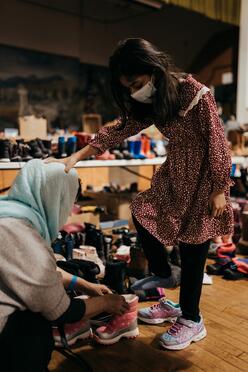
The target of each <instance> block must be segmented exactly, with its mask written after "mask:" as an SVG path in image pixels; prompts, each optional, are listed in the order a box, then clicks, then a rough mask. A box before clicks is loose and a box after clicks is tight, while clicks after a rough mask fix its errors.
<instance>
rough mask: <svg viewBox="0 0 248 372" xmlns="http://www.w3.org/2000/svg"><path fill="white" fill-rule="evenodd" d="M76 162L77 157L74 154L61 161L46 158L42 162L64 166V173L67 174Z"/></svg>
mask: <svg viewBox="0 0 248 372" xmlns="http://www.w3.org/2000/svg"><path fill="white" fill-rule="evenodd" d="M77 162H78V157H77V156H76V154H72V155H71V156H68V157H67V158H63V159H55V158H47V159H45V160H44V163H46V164H48V163H62V164H65V172H66V173H69V171H70V170H71V168H73V167H74V166H75V165H76V164H77Z"/></svg>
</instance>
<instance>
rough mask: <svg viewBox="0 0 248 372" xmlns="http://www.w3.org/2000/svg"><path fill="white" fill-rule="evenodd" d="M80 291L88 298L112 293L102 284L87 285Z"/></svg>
mask: <svg viewBox="0 0 248 372" xmlns="http://www.w3.org/2000/svg"><path fill="white" fill-rule="evenodd" d="M82 290H83V291H84V292H85V293H86V294H87V295H88V296H90V297H95V296H103V295H106V294H112V291H111V290H110V289H109V288H108V287H106V285H103V284H95V283H88V284H87V287H86V286H85V285H84V286H83V288H82Z"/></svg>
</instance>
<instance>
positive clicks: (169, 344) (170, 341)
mask: <svg viewBox="0 0 248 372" xmlns="http://www.w3.org/2000/svg"><path fill="white" fill-rule="evenodd" d="M206 335H207V331H206V328H205V326H204V323H203V319H202V317H201V319H200V322H199V323H198V322H193V321H192V320H187V319H184V318H183V317H180V318H178V319H177V321H176V323H174V324H173V325H172V326H171V327H170V329H169V330H168V331H167V332H166V333H164V334H163V335H162V336H161V337H160V344H161V346H162V347H163V348H165V349H169V350H182V349H185V348H186V347H188V346H189V345H190V344H191V342H197V341H200V340H202V339H203V338H204V337H206Z"/></svg>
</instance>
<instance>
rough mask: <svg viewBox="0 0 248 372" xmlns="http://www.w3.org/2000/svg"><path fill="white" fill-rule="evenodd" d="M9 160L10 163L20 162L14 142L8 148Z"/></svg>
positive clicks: (20, 158) (16, 145)
mask: <svg viewBox="0 0 248 372" xmlns="http://www.w3.org/2000/svg"><path fill="white" fill-rule="evenodd" d="M10 160H11V161H12V162H17V163H18V162H20V161H22V157H21V155H20V149H19V146H18V144H17V143H15V142H14V143H11V146H10Z"/></svg>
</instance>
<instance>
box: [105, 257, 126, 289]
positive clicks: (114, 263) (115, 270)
mask: <svg viewBox="0 0 248 372" xmlns="http://www.w3.org/2000/svg"><path fill="white" fill-rule="evenodd" d="M126 267H127V264H126V262H124V261H118V260H111V261H107V263H106V268H105V277H104V279H103V283H104V284H105V285H107V286H108V287H110V288H111V289H113V290H114V291H115V292H117V293H119V294H122V293H126V292H127V287H126V282H125V279H126Z"/></svg>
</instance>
